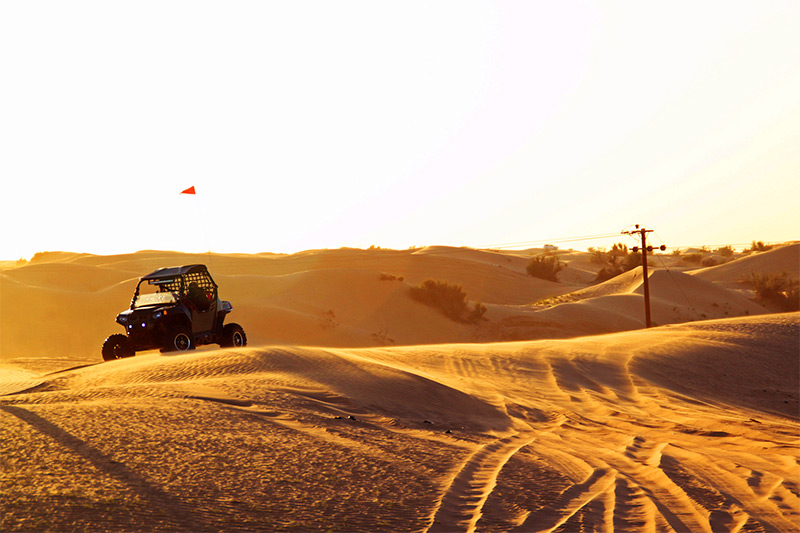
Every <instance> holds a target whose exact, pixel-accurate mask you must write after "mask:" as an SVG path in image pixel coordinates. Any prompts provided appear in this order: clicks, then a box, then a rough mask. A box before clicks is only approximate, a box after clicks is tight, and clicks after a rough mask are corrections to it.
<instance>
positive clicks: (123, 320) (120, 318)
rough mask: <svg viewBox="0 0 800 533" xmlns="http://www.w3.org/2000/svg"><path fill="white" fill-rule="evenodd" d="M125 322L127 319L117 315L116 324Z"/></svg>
mask: <svg viewBox="0 0 800 533" xmlns="http://www.w3.org/2000/svg"><path fill="white" fill-rule="evenodd" d="M127 321H128V317H126V316H125V315H119V316H118V317H117V322H119V323H120V324H125V323H126V322H127Z"/></svg>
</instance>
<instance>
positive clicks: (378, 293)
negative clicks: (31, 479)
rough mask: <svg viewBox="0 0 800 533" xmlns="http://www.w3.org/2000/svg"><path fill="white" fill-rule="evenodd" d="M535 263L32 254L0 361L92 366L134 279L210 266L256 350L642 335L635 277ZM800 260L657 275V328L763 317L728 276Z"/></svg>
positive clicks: (13, 277) (8, 287)
mask: <svg viewBox="0 0 800 533" xmlns="http://www.w3.org/2000/svg"><path fill="white" fill-rule="evenodd" d="M792 250H794V252H792ZM535 252H536V251H531V252H528V253H527V254H526V253H525V252H519V251H516V252H497V251H488V250H472V249H468V248H451V247H428V248H423V249H416V250H381V249H377V250H354V249H341V250H312V251H307V252H302V253H298V254H293V255H280V254H256V255H247V254H224V255H222V254H205V255H204V254H179V253H176V252H159V251H142V252H137V253H135V254H124V255H116V256H95V255H90V254H75V253H67V252H48V253H43V254H37V256H36V257H35V258H34V260H32V261H31V262H30V263H29V264H27V265H24V266H15V267H13V268H6V269H3V270H0V304H2V305H0V331H2V335H0V360H4V359H5V360H7V359H12V358H41V357H50V358H63V357H67V358H77V359H80V360H82V361H84V360H85V361H89V360H91V359H92V358H93V356H92V355H91V354H93V353H99V347H100V345H101V344H102V342H103V339H104V338H105V337H107V336H108V335H110V334H112V333H115V332H119V326H117V325H116V324H115V323H114V317H115V315H116V314H117V313H118V312H120V311H122V310H123V309H125V308H126V307H127V306H128V304H129V302H130V298H131V294H132V292H133V288H134V287H135V283H136V280H137V279H138V277H139V276H142V275H144V274H146V273H148V272H150V271H152V270H155V269H156V268H160V267H163V266H168V265H179V264H191V263H205V264H208V266H209V268H210V269H211V272H212V274H213V275H214V276H215V279H216V280H217V282H218V283H219V285H220V291H221V295H222V297H223V298H224V299H227V300H230V301H231V302H232V303H233V305H234V314H233V315H231V320H234V321H236V322H239V323H241V324H243V325H244V326H245V329H246V330H247V333H248V336H249V338H250V339H251V343H253V344H276V343H278V344H305V345H316V346H339V347H345V346H381V345H410V344H430V343H452V342H496V341H505V340H525V339H541V338H553V337H559V338H565V337H574V336H577V335H590V334H597V333H607V332H615V331H625V330H630V329H637V328H641V327H643V326H644V317H643V299H642V298H643V297H642V288H641V284H642V283H641V282H642V280H641V269H634V270H633V271H630V272H627V273H625V274H623V275H621V276H618V277H617V278H614V279H612V280H610V281H607V282H605V283H602V284H600V285H595V286H591V285H590V283H591V282H592V280H593V277H594V275H595V272H593V271H592V270H591V269H592V268H594V269H595V271H596V270H598V269H599V268H600V266H599V265H596V264H592V263H591V262H590V261H589V260H588V257H589V256H588V254H587V253H585V252H570V251H565V252H559V258H560V260H561V261H562V263H564V264H565V265H566V268H565V269H564V270H563V271H562V272H560V273H559V276H560V279H561V281H560V282H559V283H556V282H552V281H546V280H542V279H537V278H533V277H531V276H529V275H527V273H526V271H525V267H526V265H527V263H528V261H529V257H530V254H532V253H535ZM796 252H797V245H792V246H787V247H783V248H780V249H776V250H773V251H770V252H766V253H764V254H757V255H754V256H750V257H747V258H744V259H740V260H738V261H734V262H731V263H728V264H725V265H721V266H719V267H714V268H713V269H704V270H701V271H699V273H698V274H696V275H693V276H687V275H686V274H684V273H683V272H681V271H680V270H677V269H671V270H664V269H655V270H651V273H650V274H651V276H650V280H651V284H652V295H653V301H652V307H653V320H654V321H655V322H656V323H657V324H662V325H663V324H670V323H680V322H686V321H691V320H704V319H709V318H724V317H734V316H745V315H755V314H760V313H766V312H768V311H767V309H765V308H763V307H762V306H761V305H759V304H758V303H755V302H753V301H751V300H749V299H748V298H746V297H745V296H743V295H742V293H741V292H740V291H739V290H738V289H737V288H736V287H730V286H727V285H724V284H721V283H720V282H719V280H721V279H727V277H730V275H732V274H728V273H727V272H728V270H720V269H725V268H728V269H731V268H735V269H736V271H737V272H738V271H740V270H741V271H743V269H744V270H747V271H748V272H749V271H752V270H754V269H755V270H756V271H759V270H763V269H765V268H766V269H769V268H775V267H774V266H771V265H772V262H770V258H771V257H775V258H777V259H778V263H779V264H780V265H783V264H784V263H790V262H791V255H792V253H796ZM662 262H663V261H662ZM664 263H665V264H666V262H664ZM739 263H741V264H740V265H739V266H736V265H737V264H739ZM742 264H743V265H745V266H741V265H742ZM729 265H733V266H729ZM748 265H749V266H748ZM780 265H779V266H780ZM789 266H791V265H789ZM684 269H685V267H684ZM426 279H435V280H442V281H447V282H448V283H451V284H456V285H459V286H461V287H462V288H463V290H464V291H465V292H466V294H467V298H468V299H469V300H470V301H472V302H475V301H480V302H482V303H484V304H485V305H487V307H488V311H487V312H486V314H485V315H484V320H481V321H480V322H479V323H476V324H461V323H457V322H453V321H452V320H450V319H448V318H446V317H444V315H442V314H441V313H439V312H437V311H436V310H434V309H431V308H428V307H425V306H424V305H422V304H419V303H417V302H415V301H414V300H412V299H411V298H410V296H409V291H410V288H411V287H412V286H415V285H417V284H419V283H421V282H422V281H424V280H426Z"/></svg>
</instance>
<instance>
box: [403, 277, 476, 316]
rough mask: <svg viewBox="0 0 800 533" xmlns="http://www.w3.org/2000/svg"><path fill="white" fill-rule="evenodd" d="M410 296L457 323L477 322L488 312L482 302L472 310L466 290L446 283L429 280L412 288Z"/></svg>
mask: <svg viewBox="0 0 800 533" xmlns="http://www.w3.org/2000/svg"><path fill="white" fill-rule="evenodd" d="M410 294H411V297H412V298H413V299H414V300H416V301H418V302H420V303H423V304H425V305H428V306H430V307H435V308H436V309H439V310H440V311H441V312H442V313H444V315H445V316H446V317H448V318H450V319H452V320H455V321H456V322H477V321H478V320H480V318H481V317H482V316H483V314H484V313H485V312H486V306H485V305H483V304H482V303H480V302H476V303H475V307H474V308H473V309H470V308H469V304H468V303H467V294H466V293H465V292H464V289H462V288H461V286H460V285H450V284H449V283H447V282H446V281H436V280H432V279H427V280H425V281H423V282H422V283H420V284H419V285H417V286H416V287H411V291H410Z"/></svg>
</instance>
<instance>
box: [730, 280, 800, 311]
mask: <svg viewBox="0 0 800 533" xmlns="http://www.w3.org/2000/svg"><path fill="white" fill-rule="evenodd" d="M744 281H745V282H748V283H750V284H751V285H752V286H753V289H755V291H756V297H757V298H758V299H759V300H761V301H762V302H765V303H772V304H775V305H777V306H779V307H781V308H782V309H784V310H786V311H800V292H798V287H800V280H798V279H797V278H792V277H790V276H789V274H788V273H787V272H783V273H781V274H759V273H756V272H751V273H750V276H748V277H747V278H746V279H745V280H744Z"/></svg>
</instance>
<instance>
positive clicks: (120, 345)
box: [103, 333, 136, 361]
mask: <svg viewBox="0 0 800 533" xmlns="http://www.w3.org/2000/svg"><path fill="white" fill-rule="evenodd" d="M135 354H136V352H135V351H134V349H133V347H132V346H131V341H129V340H128V337H127V336H125V335H123V334H122V333H114V334H113V335H111V336H109V337H108V338H107V339H106V340H105V341H104V342H103V360H104V361H113V360H114V359H122V358H123V357H132V356H133V355H135Z"/></svg>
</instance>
